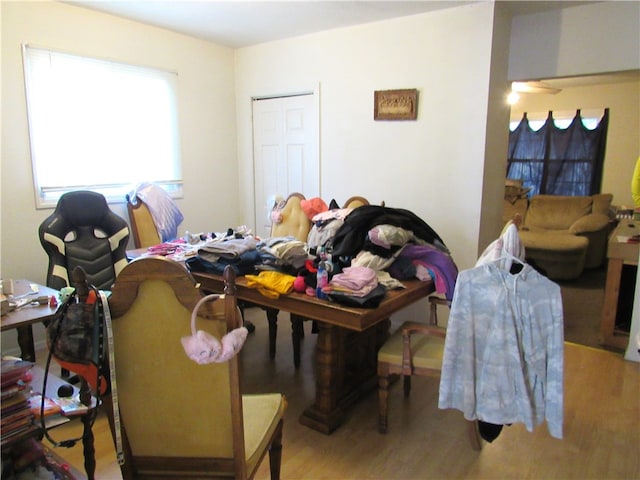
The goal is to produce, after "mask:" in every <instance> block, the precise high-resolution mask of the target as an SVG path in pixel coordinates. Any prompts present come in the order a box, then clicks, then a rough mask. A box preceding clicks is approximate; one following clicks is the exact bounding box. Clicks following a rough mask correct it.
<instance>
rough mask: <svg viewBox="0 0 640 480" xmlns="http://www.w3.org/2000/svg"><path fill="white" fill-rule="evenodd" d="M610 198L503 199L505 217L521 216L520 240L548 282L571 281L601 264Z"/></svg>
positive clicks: (549, 196)
mask: <svg viewBox="0 0 640 480" xmlns="http://www.w3.org/2000/svg"><path fill="white" fill-rule="evenodd" d="M612 199H613V195H611V194H598V195H592V196H588V197H568V196H559V195H535V196H533V197H532V198H531V199H529V200H526V199H522V198H519V199H517V200H516V201H515V202H511V201H508V200H507V199H506V198H505V212H504V216H505V217H506V218H513V216H514V215H515V214H516V213H520V214H521V215H522V217H523V223H522V227H521V229H520V238H521V240H522V243H523V245H524V247H525V250H526V256H527V261H528V262H529V263H531V264H532V265H533V266H534V267H536V268H538V269H539V270H540V271H541V272H543V273H544V274H545V275H547V276H548V277H549V278H551V279H554V280H570V279H574V278H577V277H579V276H580V275H581V274H582V271H583V270H584V269H585V268H597V267H599V266H601V265H602V263H603V262H604V259H605V257H606V252H607V238H608V235H609V226H610V217H609V208H610V206H611V201H612Z"/></svg>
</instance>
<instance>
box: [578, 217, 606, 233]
mask: <svg viewBox="0 0 640 480" xmlns="http://www.w3.org/2000/svg"><path fill="white" fill-rule="evenodd" d="M607 225H609V217H608V216H607V215H604V214H602V213H591V214H589V215H585V216H584V217H580V218H579V219H578V220H576V221H575V222H573V224H572V225H571V226H570V227H569V232H571V233H573V234H574V235H580V234H581V233H590V232H597V231H599V230H602V229H606V228H607Z"/></svg>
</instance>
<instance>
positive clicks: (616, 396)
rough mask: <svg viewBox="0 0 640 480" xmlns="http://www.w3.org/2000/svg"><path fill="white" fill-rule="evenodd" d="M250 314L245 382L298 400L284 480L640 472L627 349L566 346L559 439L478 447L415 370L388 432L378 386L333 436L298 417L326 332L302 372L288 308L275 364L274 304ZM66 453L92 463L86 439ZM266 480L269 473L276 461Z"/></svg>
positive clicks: (639, 387) (635, 370)
mask: <svg viewBox="0 0 640 480" xmlns="http://www.w3.org/2000/svg"><path fill="white" fill-rule="evenodd" d="M248 315H249V318H250V319H252V320H253V321H254V323H255V324H256V325H257V331H256V333H254V334H252V335H251V336H250V337H249V340H248V342H247V344H246V345H245V347H244V349H243V363H244V380H243V383H244V386H245V390H246V391H248V392H263V391H281V392H284V393H285V394H286V395H287V398H288V401H289V408H288V411H287V417H286V420H285V430H284V440H283V463H282V475H281V477H282V479H283V480H286V479H313V480H315V479H318V480H319V479H331V480H335V479H394V480H396V479H397V480H399V479H412V480H413V479H426V478H431V479H440V478H442V479H445V478H446V479H449V478H451V479H518V480H520V479H563V480H564V479H580V480H583V479H598V480H602V479H639V478H640V364H637V363H633V362H626V361H624V359H623V357H622V355H621V354H619V353H612V352H607V351H604V350H599V349H594V348H589V347H583V346H578V345H576V344H571V343H567V344H566V347H565V359H566V360H565V398H564V401H565V408H564V412H565V420H564V439H562V440H557V439H554V438H552V437H551V436H550V435H549V433H548V431H547V428H546V425H541V426H539V427H538V428H537V429H536V430H535V431H534V432H528V431H527V430H526V429H525V428H524V426H523V425H519V424H515V425H512V426H510V427H505V428H504V430H503V432H502V434H501V435H500V436H499V437H498V438H497V439H496V440H495V441H494V442H493V443H490V444H489V443H487V444H485V445H484V448H483V450H482V451H481V452H476V451H473V450H471V449H470V447H469V444H468V441H467V437H466V430H465V423H464V421H463V419H462V414H461V413H459V412H457V411H454V410H448V411H442V410H439V409H438V408H437V396H438V381H437V379H425V378H415V379H414V382H413V390H412V394H411V398H410V399H409V400H406V401H405V399H404V397H403V395H402V386H401V383H400V382H398V383H396V384H395V385H394V386H393V387H392V389H391V392H390V417H389V433H388V434H386V435H381V434H379V433H378V431H377V398H376V395H375V393H374V392H372V393H371V394H370V395H369V396H368V397H366V398H364V399H363V400H362V401H361V402H360V403H358V404H357V405H356V406H355V407H354V408H353V409H352V410H351V411H350V412H349V413H348V420H347V422H346V423H345V424H344V425H343V426H341V427H340V428H339V429H338V430H337V431H336V432H334V433H333V434H332V435H328V436H327V435H323V434H321V433H318V432H315V431H313V430H310V429H309V428H307V427H304V426H302V425H300V424H299V423H298V417H299V415H300V414H301V412H302V411H303V409H304V408H305V407H306V406H308V405H309V404H310V403H311V402H312V399H313V393H314V379H313V378H314V377H313V363H312V355H313V349H314V345H315V340H316V337H315V335H313V334H311V333H310V324H309V323H308V322H305V332H306V337H305V338H304V340H303V347H302V350H303V357H302V366H301V368H300V370H298V371H295V370H294V369H293V359H292V352H291V340H290V338H291V337H290V332H291V328H290V323H289V320H288V315H287V314H286V313H282V312H281V313H280V321H279V325H280V330H279V335H278V351H277V356H276V359H275V361H274V362H271V361H270V360H269V358H268V349H267V323H266V319H265V316H264V312H262V311H261V310H259V309H250V310H248ZM43 356H44V355H42V354H41V355H40V358H42V357H43ZM168 387H169V386H168ZM176 387H177V388H179V386H176ZM94 431H95V434H96V450H97V454H96V458H97V463H98V467H97V478H98V479H106V480H115V479H120V478H121V476H120V471H119V469H118V466H117V463H116V461H115V455H114V452H113V447H112V443H111V437H110V434H109V431H108V425H107V422H106V419H105V418H104V417H101V418H100V419H99V420H98V421H97V423H96V425H95V427H94ZM54 433H55V435H56V437H57V438H63V437H64V435H66V433H65V432H63V431H62V430H61V429H58V430H55V432H54ZM56 452H58V453H59V454H60V456H62V457H64V458H65V459H67V460H68V461H69V462H70V463H71V464H73V465H74V466H75V467H77V468H79V469H81V470H82V469H83V465H82V447H81V446H76V447H73V448H72V449H56ZM256 478H258V479H268V478H269V472H268V459H267V460H265V461H264V462H263V464H262V466H261V468H260V470H259V472H258V475H257V477H256Z"/></svg>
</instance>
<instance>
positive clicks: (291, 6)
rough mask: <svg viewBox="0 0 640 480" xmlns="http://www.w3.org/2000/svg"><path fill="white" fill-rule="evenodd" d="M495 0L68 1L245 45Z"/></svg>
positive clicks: (541, 7) (558, 83)
mask: <svg viewBox="0 0 640 480" xmlns="http://www.w3.org/2000/svg"><path fill="white" fill-rule="evenodd" d="M487 1H492V0H469V1H454V0H442V1H436V0H412V1H399V0H395V1H378V0H374V1H366V0H356V1H347V0H340V1H328V0H297V1H264V0H263V1H248V0H227V1H214V0H184V1H181V0H109V1H107V0H83V1H77V0H68V1H64V3H68V4H72V5H76V6H79V7H84V8H89V9H92V10H97V11H101V12H105V13H109V14H112V15H116V16H118V17H122V18H127V19H130V20H135V21H137V22H142V23H145V24H148V25H153V26H157V27H161V28H166V29H168V30H172V31H175V32H178V33H182V34H185V35H190V36H193V37H196V38H200V39H203V40H207V41H210V42H213V43H216V44H219V45H225V46H228V47H232V48H241V47H246V46H251V45H256V44H259V43H264V42H270V41H274V40H281V39H284V38H290V37H295V36H299V35H305V34H310V33H315V32H320V31H323V30H329V29H333V28H342V27H349V26H353V25H359V24H363V23H370V22H375V21H381V20H385V19H390V18H397V17H403V16H408V15H416V14H419V13H426V12H429V11H434V10H439V9H444V8H453V7H459V6H462V5H465V4H471V3H477V2H487ZM594 1H595V2H597V1H600V0H587V1H575V0H571V1H569V0H560V1H540V0H534V1H525V0H514V1H503V2H501V3H502V4H504V5H506V6H508V8H509V10H510V12H511V14H512V15H525V14H532V13H539V12H544V11H549V10H556V9H561V8H570V7H575V6H579V5H583V4H586V3H593V2H594ZM638 78H640V77H639V75H638V72H628V73H626V74H624V75H622V76H621V75H619V74H615V75H607V76H602V75H598V76H590V77H574V78H564V79H554V80H545V79H538V80H545V82H547V81H548V82H550V83H552V84H553V85H552V86H554V87H556V88H567V87H569V86H577V85H591V84H594V83H615V82H619V81H630V80H634V79H635V80H637V79H638Z"/></svg>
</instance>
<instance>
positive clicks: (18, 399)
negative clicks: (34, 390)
mask: <svg viewBox="0 0 640 480" xmlns="http://www.w3.org/2000/svg"><path fill="white" fill-rule="evenodd" d="M32 367H33V363H32V362H26V361H23V360H20V359H15V358H10V357H9V358H2V364H1V366H0V378H1V383H2V387H1V394H0V395H1V399H2V404H1V429H0V431H1V433H0V445H1V446H2V447H5V446H7V445H11V444H13V443H15V442H17V441H19V440H22V439H25V438H27V437H29V436H30V435H33V434H35V433H37V432H38V431H39V428H38V426H37V425H35V423H34V422H33V418H34V415H33V412H32V411H31V409H30V403H29V397H30V393H31V392H30V390H31V388H30V382H31V375H30V373H29V370H30V369H31V368H32Z"/></svg>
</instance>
